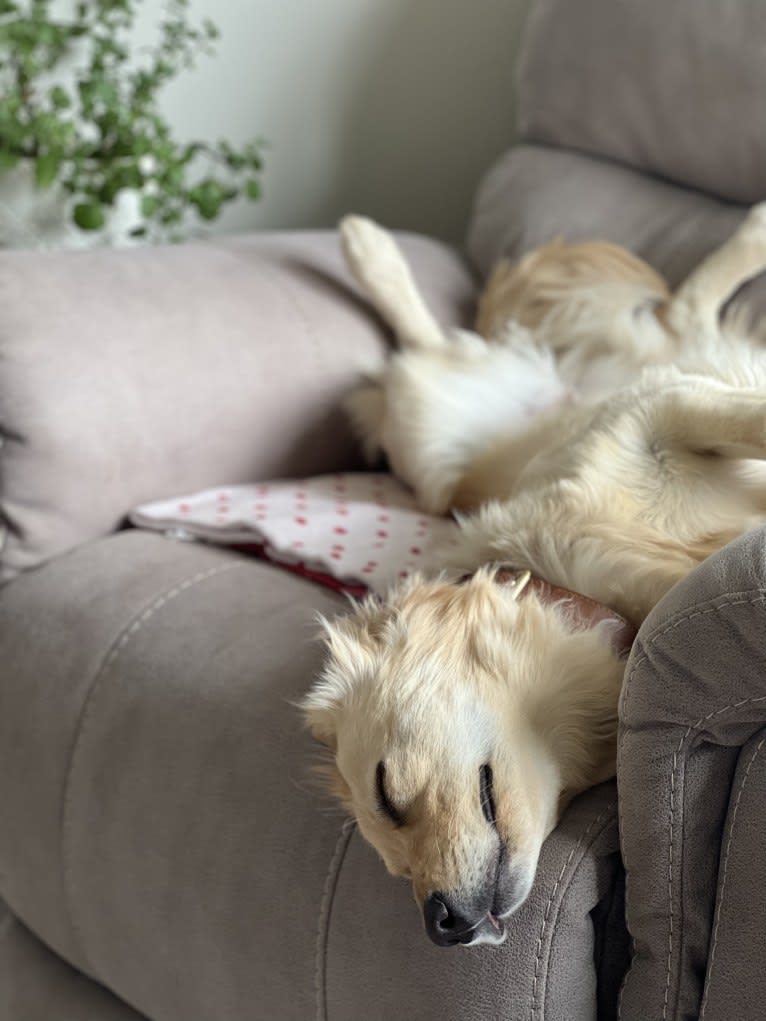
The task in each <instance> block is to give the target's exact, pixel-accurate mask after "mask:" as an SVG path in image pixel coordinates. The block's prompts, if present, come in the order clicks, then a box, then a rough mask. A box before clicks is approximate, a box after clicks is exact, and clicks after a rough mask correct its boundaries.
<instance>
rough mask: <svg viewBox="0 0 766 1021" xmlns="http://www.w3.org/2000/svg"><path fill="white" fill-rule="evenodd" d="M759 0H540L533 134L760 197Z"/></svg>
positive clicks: (765, 68) (530, 105)
mask: <svg viewBox="0 0 766 1021" xmlns="http://www.w3.org/2000/svg"><path fill="white" fill-rule="evenodd" d="M764 96H766V4H764V3H761V2H758V0H671V2H669V0H577V2H576V3H573V2H572V0H535V3H534V6H533V8H532V12H531V15H530V19H529V23H528V28H527V33H526V39H525V43H524V48H523V55H522V59H521V63H520V73H519V129H520V133H521V135H522V137H523V138H524V139H525V140H527V141H530V142H538V143H544V144H546V145H556V146H564V147H567V148H571V149H578V150H580V151H582V152H586V153H590V154H592V155H597V156H604V157H607V158H609V159H612V160H616V161H618V162H620V163H624V164H627V165H629V166H632V167H634V168H635V169H637V170H642V171H644V172H646V173H650V174H657V175H660V176H662V177H665V178H667V179H668V180H670V181H674V182H676V183H677V184H683V185H686V186H688V187H691V188H697V189H699V190H701V191H706V192H709V193H711V194H713V195H716V196H718V197H719V198H722V199H727V200H729V201H731V202H741V203H747V204H751V203H754V202H757V201H759V200H760V199H763V198H765V197H766V103H764Z"/></svg>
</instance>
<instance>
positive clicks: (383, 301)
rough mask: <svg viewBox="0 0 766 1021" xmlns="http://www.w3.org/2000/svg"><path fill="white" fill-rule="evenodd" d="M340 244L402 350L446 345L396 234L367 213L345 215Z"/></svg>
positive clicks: (359, 281) (350, 266)
mask: <svg viewBox="0 0 766 1021" xmlns="http://www.w3.org/2000/svg"><path fill="white" fill-rule="evenodd" d="M338 229H339V230H340V238H341V247H342V249H343V254H344V256H345V258H346V262H347V264H348V267H349V269H350V270H351V272H352V273H353V275H354V277H355V279H356V281H357V283H358V284H359V286H360V287H361V288H362V290H363V291H364V293H365V294H366V295H367V297H368V298H369V300H370V302H371V303H372V305H373V307H374V308H375V309H376V310H377V311H378V313H379V314H380V315H381V316H382V318H383V319H384V321H385V322H386V323H387V324H388V325H389V326H390V327H392V329H393V331H394V334H395V336H396V339H397V341H398V343H399V345H400V346H401V347H402V348H403V349H410V350H421V351H422V350H425V349H434V348H443V347H446V346H447V337H446V334H445V332H444V330H442V328H441V326H439V324H438V323H437V321H436V320H435V319H434V317H433V315H432V314H431V312H430V310H429V309H428V307H427V306H426V303H425V302H424V300H423V298H422V296H421V294H420V292H419V291H418V288H417V285H416V284H415V281H414V280H413V278H412V274H411V272H410V268H409V266H408V265H407V261H406V259H405V258H404V255H403V254H402V252H401V250H400V248H399V246H398V245H397V243H396V241H395V240H394V238H393V236H392V235H391V234H390V233H389V232H388V231H387V230H384V229H383V228H382V227H379V226H378V224H376V223H374V222H373V221H372V220H368V219H367V218H366V217H364V216H346V217H344V218H343V219H342V220H341V222H340V224H339V227H338Z"/></svg>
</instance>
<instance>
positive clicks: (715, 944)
mask: <svg viewBox="0 0 766 1021" xmlns="http://www.w3.org/2000/svg"><path fill="white" fill-rule="evenodd" d="M764 742H766V736H764V737H762V738H761V740H760V741H759V742H758V745H757V747H756V749H755V751H754V752H753V754H752V756H751V758H750V762H749V763H748V764H747V769H746V770H745V775H744V776H743V777H742V782H741V783H740V785H739V790H738V791H737V800H736V801H735V802H734V811H733V812H732V816H731V826H730V827H729V839H728V840H727V842H726V852H725V854H724V859H723V874H722V878H721V892H720V894H719V896H718V908H717V910H716V919H715V926H714V928H713V945H712V948H711V951H710V963H709V965H708V969H707V980H706V982H705V993H704V995H703V997H702V1005H701V1007H700V1021H703V1018H704V1016H705V1009H706V1007H707V1001H708V993H709V992H710V984H711V978H712V974H713V966H714V964H715V953H716V949H717V947H718V926H719V924H720V922H721V914H722V909H723V900H724V895H725V893H726V880H727V878H728V869H729V852H730V851H731V843H732V840H733V838H734V827H735V825H736V822H737V812H738V811H739V803H740V800H741V798H742V793H743V791H744V790H745V785H746V784H747V780H748V777H749V776H750V770H751V769H752V768H753V763H754V762H755V760H756V759H757V758H758V755H759V753H760V751H761V748H762V747H763V745H764Z"/></svg>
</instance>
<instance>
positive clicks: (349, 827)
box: [314, 819, 356, 1021]
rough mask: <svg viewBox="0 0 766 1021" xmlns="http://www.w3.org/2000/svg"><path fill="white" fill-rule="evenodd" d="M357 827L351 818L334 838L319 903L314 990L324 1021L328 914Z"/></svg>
mask: <svg viewBox="0 0 766 1021" xmlns="http://www.w3.org/2000/svg"><path fill="white" fill-rule="evenodd" d="M355 828H356V824H355V823H354V821H353V820H352V819H347V820H346V822H344V823H343V825H342V826H341V829H340V833H339V834H338V839H337V841H336V842H335V849H334V851H333V853H332V857H331V858H330V863H329V865H328V866H327V875H326V876H325V881H324V889H323V890H322V901H321V904H320V906H319V922H318V925H317V943H316V954H315V957H314V991H315V993H316V1017H317V1021H327V944H328V937H329V933H330V915H331V914H332V905H333V901H334V900H335V891H336V890H337V888H338V877H339V875H340V869H341V866H342V865H343V862H344V860H345V857H346V851H347V850H348V845H349V843H350V842H351V835H352V834H353V832H354V830H355Z"/></svg>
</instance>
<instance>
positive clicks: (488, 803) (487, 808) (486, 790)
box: [479, 762, 495, 826]
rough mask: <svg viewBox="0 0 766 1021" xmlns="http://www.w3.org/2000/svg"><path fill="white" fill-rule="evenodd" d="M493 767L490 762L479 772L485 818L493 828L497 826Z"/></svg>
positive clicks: (480, 793)
mask: <svg viewBox="0 0 766 1021" xmlns="http://www.w3.org/2000/svg"><path fill="white" fill-rule="evenodd" d="M492 782H493V777H492V766H490V765H489V763H488V762H485V764H484V765H483V766H482V767H481V769H480V770H479V798H480V799H481V810H482V812H483V813H484V818H485V819H486V820H487V822H488V823H490V824H491V825H492V826H494V825H495V798H494V791H493V788H492Z"/></svg>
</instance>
